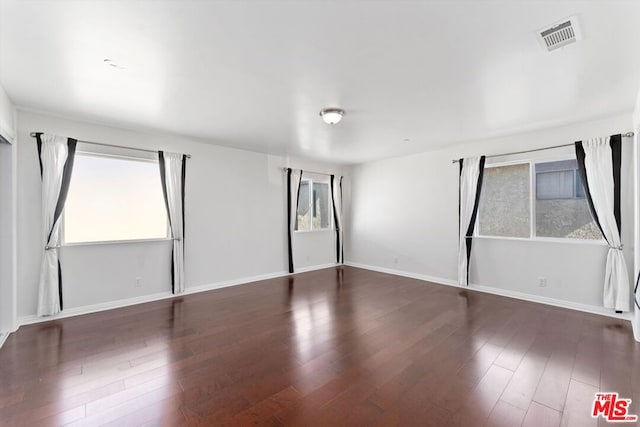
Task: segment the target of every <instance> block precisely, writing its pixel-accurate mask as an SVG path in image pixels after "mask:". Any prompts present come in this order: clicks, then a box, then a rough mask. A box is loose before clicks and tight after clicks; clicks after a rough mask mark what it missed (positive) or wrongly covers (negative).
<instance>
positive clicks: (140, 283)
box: [134, 277, 142, 288]
mask: <svg viewBox="0 0 640 427" xmlns="http://www.w3.org/2000/svg"><path fill="white" fill-rule="evenodd" d="M134 286H135V287H136V288H139V287H140V286H142V278H141V277H136V284H135V285H134Z"/></svg>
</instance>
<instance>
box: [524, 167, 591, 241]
mask: <svg viewBox="0 0 640 427" xmlns="http://www.w3.org/2000/svg"><path fill="white" fill-rule="evenodd" d="M563 167H564V168H566V167H571V168H572V169H571V170H565V171H558V172H543V173H540V172H539V171H541V170H543V171H551V170H554V169H556V170H557V169H559V168H563ZM577 168H578V165H577V162H576V160H575V159H574V160H564V161H561V162H545V163H538V164H536V191H537V195H536V201H535V202H536V235H537V236H539V237H558V238H573V239H601V233H600V230H598V226H597V225H596V224H595V222H594V221H593V218H592V217H591V213H590V212H589V206H588V205H587V200H586V198H585V196H584V194H585V193H584V188H583V186H582V181H581V180H580V174H579V173H578V171H577ZM569 187H572V189H571V194H569Z"/></svg>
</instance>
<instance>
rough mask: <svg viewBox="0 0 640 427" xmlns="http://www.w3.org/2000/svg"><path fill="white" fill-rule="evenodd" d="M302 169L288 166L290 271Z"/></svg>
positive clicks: (292, 269)
mask: <svg viewBox="0 0 640 427" xmlns="http://www.w3.org/2000/svg"><path fill="white" fill-rule="evenodd" d="M301 180H302V171H301V170H296V169H291V168H287V223H288V227H287V243H288V251H289V273H293V271H294V266H293V233H294V232H295V230H296V220H297V218H298V198H299V196H300V181H301Z"/></svg>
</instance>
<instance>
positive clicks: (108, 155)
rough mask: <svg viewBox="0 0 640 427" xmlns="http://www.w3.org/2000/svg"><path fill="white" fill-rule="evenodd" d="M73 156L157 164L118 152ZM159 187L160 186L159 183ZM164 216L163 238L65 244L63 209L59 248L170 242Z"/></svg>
mask: <svg viewBox="0 0 640 427" xmlns="http://www.w3.org/2000/svg"><path fill="white" fill-rule="evenodd" d="M124 150H125V149H123V150H122V151H124ZM118 151H120V150H118ZM126 151H127V153H128V152H129V151H130V150H128V149H127V150H126ZM75 155H76V158H77V156H78V155H80V156H90V157H102V158H111V159H117V160H129V161H136V162H143V163H155V164H156V165H158V164H159V163H158V162H159V160H158V159H152V158H149V157H142V156H135V155H131V154H125V153H118V152H116V153H112V152H101V151H98V150H96V151H93V150H89V149H77V150H76V153H75ZM74 161H75V160H74ZM159 168H160V167H159V166H158V179H160V169H159ZM71 179H73V175H72V176H71ZM160 185H162V184H161V183H160ZM165 215H167V221H166V230H165V237H154V238H150V239H125V240H95V241H86V242H67V241H66V240H65V226H66V222H67V218H66V209H63V210H62V214H61V215H60V246H61V247H73V246H98V245H116V244H128V243H149V242H166V241H172V240H173V237H171V226H170V224H169V218H168V214H166V211H165Z"/></svg>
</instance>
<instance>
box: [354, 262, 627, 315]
mask: <svg viewBox="0 0 640 427" xmlns="http://www.w3.org/2000/svg"><path fill="white" fill-rule="evenodd" d="M345 264H346V265H349V266H352V267H356V268H362V269H365V270H371V271H377V272H380V273H387V274H393V275H395V276H402V277H409V278H412V279H418V280H423V281H426V282H432V283H436V284H439V285H447V286H453V287H457V288H461V289H468V290H471V291H477V292H484V293H487V294H493V295H500V296H503V297H509V298H515V299H519V300H523V301H529V302H535V303H539V304H546V305H552V306H554V307H561V308H568V309H570V310H577V311H583V312H585V313H592V314H599V315H601V316H607V317H613V318H616V319H623V320H629V321H631V319H632V317H633V314H632V313H623V314H618V313H615V312H612V311H611V310H608V309H606V308H604V307H598V306H593V305H588V304H581V303H577V302H572V301H564V300H558V299H555V298H548V297H542V296H538V295H531V294H526V293H523V292H517V291H510V290H507V289H500V288H494V287H491V286H484V285H476V284H473V283H472V284H469V286H461V285H459V284H458V282H457V281H455V280H451V279H444V278H442V277H434V276H428V275H425V274H418V273H411V272H408V271H402V270H394V269H391V268H383V267H376V266H373V265H367V264H360V263H357V262H345Z"/></svg>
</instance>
